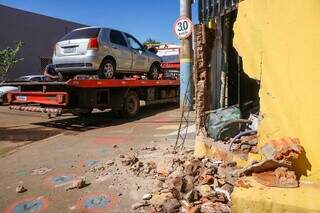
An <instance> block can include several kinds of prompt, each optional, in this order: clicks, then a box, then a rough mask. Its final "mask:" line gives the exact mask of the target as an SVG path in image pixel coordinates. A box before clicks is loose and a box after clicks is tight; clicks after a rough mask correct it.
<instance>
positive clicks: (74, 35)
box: [60, 28, 101, 41]
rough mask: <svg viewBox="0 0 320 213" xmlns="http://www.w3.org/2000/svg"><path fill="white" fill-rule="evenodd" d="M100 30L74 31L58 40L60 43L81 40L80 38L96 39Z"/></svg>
mask: <svg viewBox="0 0 320 213" xmlns="http://www.w3.org/2000/svg"><path fill="white" fill-rule="evenodd" d="M100 29H101V28H87V29H81V30H74V31H72V32H70V33H68V34H67V35H65V36H64V37H62V38H61V39H60V41H64V40H71V39H81V38H96V37H98V35H99V32H100Z"/></svg>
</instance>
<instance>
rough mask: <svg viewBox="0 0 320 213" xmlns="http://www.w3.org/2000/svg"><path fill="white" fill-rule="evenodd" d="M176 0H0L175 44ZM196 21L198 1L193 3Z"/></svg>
mask: <svg viewBox="0 0 320 213" xmlns="http://www.w3.org/2000/svg"><path fill="white" fill-rule="evenodd" d="M179 2H180V1H179V0H122V1H121V0H0V4H2V5H6V6H9V7H14V8H18V9H22V10H26V11H30V12H34V13H38V14H42V15H47V16H51V17H55V18H60V19H65V20H68V21H73V22H78V23H81V24H85V25H89V26H102V27H110V28H115V29H119V30H122V31H125V32H128V33H130V34H132V35H134V36H135V37H136V38H138V39H139V40H140V41H141V42H144V41H145V40H146V39H147V38H152V39H155V40H157V41H160V42H162V43H166V42H169V43H175V44H178V43H179V40H178V39H177V38H176V36H175V34H174V32H173V30H172V29H173V24H174V22H175V20H176V19H177V18H178V17H179V13H180V12H179V11H180V9H179V7H180V6H179V4H180V3H179ZM192 7H193V21H194V22H195V23H196V22H197V9H196V7H197V4H193V6H192Z"/></svg>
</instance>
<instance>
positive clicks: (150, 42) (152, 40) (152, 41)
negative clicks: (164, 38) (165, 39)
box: [143, 38, 161, 47]
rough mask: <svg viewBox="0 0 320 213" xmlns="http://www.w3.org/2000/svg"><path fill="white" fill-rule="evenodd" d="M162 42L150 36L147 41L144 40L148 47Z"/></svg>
mask: <svg viewBox="0 0 320 213" xmlns="http://www.w3.org/2000/svg"><path fill="white" fill-rule="evenodd" d="M160 43H161V42H159V41H156V40H154V39H152V38H148V39H147V40H146V41H145V42H143V45H146V46H148V47H153V46H158V45H159V44H160Z"/></svg>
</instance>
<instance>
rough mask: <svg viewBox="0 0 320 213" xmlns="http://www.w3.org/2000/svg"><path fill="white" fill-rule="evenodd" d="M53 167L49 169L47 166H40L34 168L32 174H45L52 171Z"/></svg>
mask: <svg viewBox="0 0 320 213" xmlns="http://www.w3.org/2000/svg"><path fill="white" fill-rule="evenodd" d="M51 170H52V169H49V168H47V167H40V168H38V169H34V170H32V171H31V175H45V174H47V173H48V172H50V171H51Z"/></svg>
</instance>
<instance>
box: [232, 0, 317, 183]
mask: <svg viewBox="0 0 320 213" xmlns="http://www.w3.org/2000/svg"><path fill="white" fill-rule="evenodd" d="M234 31H235V37H234V45H235V47H236V49H237V51H238V52H239V54H240V56H242V58H243V64H244V70H245V72H246V73H247V74H249V75H250V77H252V78H256V79H261V89H260V99H261V100H260V104H261V112H262V115H263V120H262V122H261V126H260V130H259V134H260V139H261V140H260V141H262V143H265V142H267V141H268V140H270V139H277V138H281V137H296V138H299V139H300V142H301V144H302V146H303V147H304V148H305V151H306V157H307V159H308V160H309V162H310V163H311V166H312V168H311V171H308V177H307V179H308V180H316V181H320V54H319V53H320V0H303V1H301V0H245V1H242V2H241V3H240V5H239V10H238V17H237V20H236V23H235V27H234ZM304 167H305V168H306V167H308V165H307V164H305V165H304ZM302 178H303V179H304V178H305V177H302Z"/></svg>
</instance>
